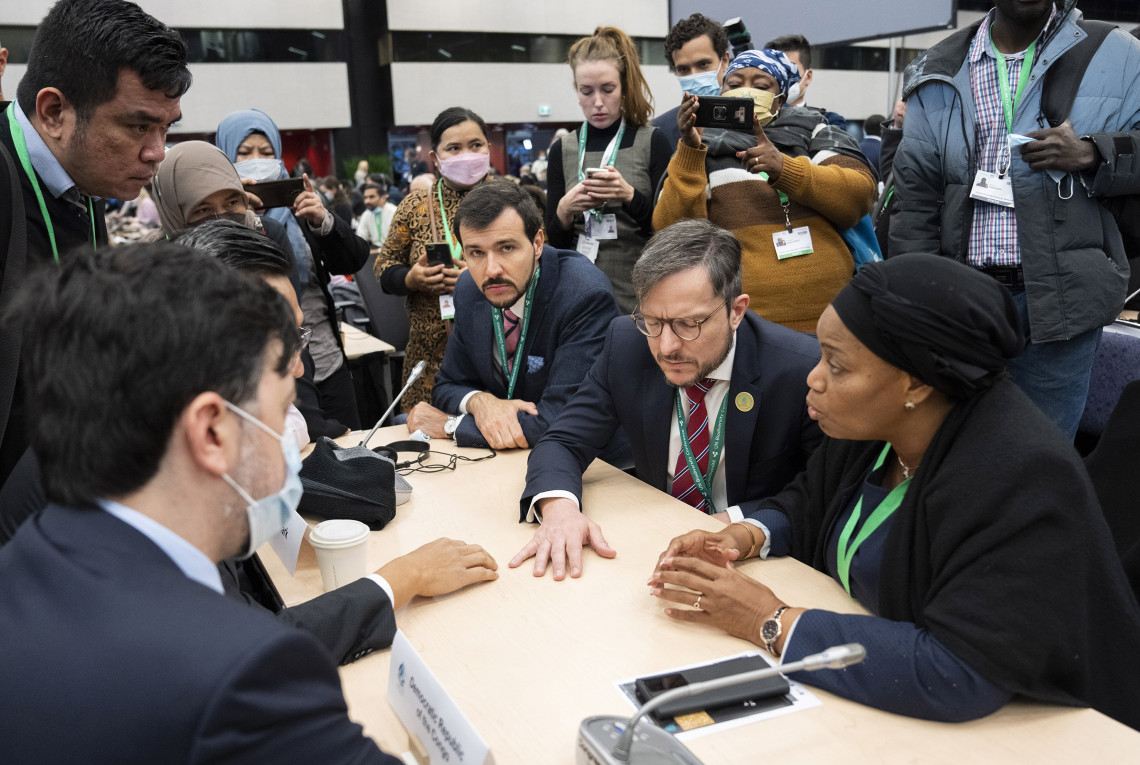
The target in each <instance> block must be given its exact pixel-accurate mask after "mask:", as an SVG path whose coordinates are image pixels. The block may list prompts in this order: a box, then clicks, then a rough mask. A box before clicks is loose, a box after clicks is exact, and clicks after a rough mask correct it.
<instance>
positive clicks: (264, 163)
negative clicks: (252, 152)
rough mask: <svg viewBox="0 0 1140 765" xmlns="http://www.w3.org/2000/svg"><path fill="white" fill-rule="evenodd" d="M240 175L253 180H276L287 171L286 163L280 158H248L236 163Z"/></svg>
mask: <svg viewBox="0 0 1140 765" xmlns="http://www.w3.org/2000/svg"><path fill="white" fill-rule="evenodd" d="M234 169H235V170H237V171H238V175H240V176H241V177H242V178H249V179H250V180H251V181H257V182H258V183H260V182H261V181H275V180H277V179H278V178H280V177H281V174H282V173H284V172H285V165H284V164H282V162H281V160H279V159H247V160H244V161H242V162H238V163H237V164H236V165H234Z"/></svg>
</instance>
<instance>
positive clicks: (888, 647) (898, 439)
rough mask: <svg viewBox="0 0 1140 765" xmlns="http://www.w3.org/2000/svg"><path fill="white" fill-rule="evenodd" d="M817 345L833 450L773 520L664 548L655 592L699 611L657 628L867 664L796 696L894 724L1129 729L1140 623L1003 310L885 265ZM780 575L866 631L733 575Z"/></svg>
mask: <svg viewBox="0 0 1140 765" xmlns="http://www.w3.org/2000/svg"><path fill="white" fill-rule="evenodd" d="M818 331H819V341H820V346H821V349H822V358H821V360H820V363H819V365H818V366H817V367H816V368H815V369H814V370H812V372H811V374H810V375H809V376H808V386H809V393H808V396H807V404H808V409H809V413H810V414H811V416H812V417H813V418H815V419H816V420H818V422H819V425H820V427H821V428H822V429H823V431H824V433H825V434H826V435H827V436H828V437H827V438H825V439H824V441H823V444H822V445H821V446H820V447H819V450H818V451H817V452H816V454H815V455H814V456H813V457H812V458H811V461H810V462H809V463H808V466H807V469H806V470H805V472H804V473H803V474H801V475H800V476H799V477H798V478H797V479H796V480H795V481H793V482H792V484H790V485H789V486H788V488H786V489H785V490H784V491H783V492H782V493H781V494H780V495H778V496H777V497H774V498H773V499H771V500H769V501H768V502H767V503H765V504H766V506H767V509H764V510H760V511H758V512H757V513H755V514H753V515H752V516H751V517H749V518H747V519H745V521H744V522H741V523H734V524H732V525H730V526H728V527H727V528H726V529H725V530H724V531H722V532H719V533H715V534H714V533H709V532H705V531H693V532H690V533H688V534H685V535H684V536H681V537H678V538H676V539H674V540H673V541H672V542H671V543H670V545H669V547H668V548H667V549H666V551H665V552H664V553H663V554H662V556H661V560H660V562H659V563H658V568H657V569H656V570H655V571H654V574H653V577H652V579H651V585H652V586H653V588H654V590H653V592H654V594H655V595H657V596H658V597H660V598H662V599H663V600H667V601H671V602H672V603H680V604H684V605H686V606H689V607H692V606H696V608H695V609H694V608H688V609H681V608H674V607H670V608H668V609H666V614H668V615H669V616H671V617H673V618H675V619H679V620H683V621H692V622H698V623H705V624H708V625H711V626H716V627H720V628H722V629H725V630H727V631H728V632H730V633H732V634H734V635H737V636H738V637H742V638H745V639H748V640H752V641H753V642H755V643H758V644H759V645H762V646H764V647H766V648H767V649H768V650H769V651H770V652H772V653H773V654H774V655H776V656H782V658H783V659H784V660H785V661H795V660H797V659H800V658H802V657H804V656H806V655H808V654H811V653H815V652H817V651H820V650H822V649H824V648H826V647H828V646H831V645H835V644H840V643H849V642H858V643H862V644H864V645H865V646H866V648H867V660H866V661H865V662H863V663H862V664H860V665H858V666H855V667H852V668H849V669H847V670H845V671H843V672H816V673H811V674H808V673H801V675H802V676H798V677H797V678H796V679H798V680H801V681H802V682H804V683H811V684H813V685H818V686H820V687H822V688H825V689H827V690H830V691H832V692H834V693H837V694H839V695H842V696H846V697H848V698H851V699H854V700H857V701H860V702H862V703H865V704H868V705H871V706H875V707H878V708H881V709H886V710H888V711H892V712H897V713H900V714H906V715H911V716H915V717H923V718H928V719H935V720H944V721H960V720H968V719H973V718H976V717H981V716H983V715H986V714H989V713H990V712H993V711H994V710H996V709H998V708H999V707H1001V706H1002V705H1004V704H1005V703H1006V702H1008V701H1009V700H1010V699H1011V698H1013V697H1014V696H1015V695H1019V694H1020V695H1024V696H1028V697H1031V698H1034V699H1038V700H1044V701H1050V702H1054V703H1059V704H1069V705H1089V706H1093V707H1095V708H1097V709H1099V710H1100V711H1102V712H1104V713H1105V714H1108V715H1110V716H1112V717H1114V718H1116V719H1118V720H1121V721H1122V722H1125V723H1127V724H1129V725H1131V726H1133V727H1140V703H1137V700H1136V695H1137V692H1136V690H1135V684H1134V681H1135V678H1137V677H1140V659H1138V658H1137V655H1138V652H1137V646H1140V607H1138V606H1137V603H1136V599H1135V596H1134V595H1133V594H1132V593H1131V591H1130V590H1129V589H1128V585H1127V582H1126V580H1125V578H1124V574H1123V572H1122V570H1121V567H1120V563H1119V561H1118V559H1117V557H1116V555H1115V552H1114V548H1113V545H1112V540H1111V537H1110V535H1109V532H1108V529H1107V527H1106V525H1105V522H1104V519H1103V517H1102V515H1101V512H1100V508H1099V506H1098V505H1097V501H1096V497H1095V495H1094V493H1093V489H1092V486H1091V485H1090V483H1089V480H1088V477H1087V475H1086V474H1085V472H1084V469H1083V467H1082V465H1081V463H1080V461H1079V460H1078V458H1077V455H1076V453H1075V452H1074V451H1073V449H1072V446H1071V445H1069V444H1067V443H1065V442H1064V439H1063V438H1062V436H1061V434H1060V433H1059V432H1058V431H1057V430H1056V428H1055V427H1054V426H1053V425H1052V424H1051V423H1050V422H1049V421H1048V420H1046V418H1045V417H1044V415H1042V414H1041V413H1040V412H1039V411H1038V410H1037V409H1036V407H1034V405H1033V404H1032V403H1031V402H1030V401H1029V399H1027V398H1026V397H1025V395H1024V394H1022V393H1021V391H1020V390H1019V389H1018V388H1017V387H1016V386H1015V385H1014V384H1013V383H1012V382H1011V381H1010V380H1009V379H1008V377H1007V375H1006V374H1005V372H1004V368H1005V364H1006V362H1007V361H1008V360H1009V359H1010V358H1012V357H1013V356H1015V355H1017V353H1018V352H1019V351H1020V350H1021V344H1022V340H1021V339H1020V338H1021V333H1020V332H1019V331H1018V329H1017V318H1016V313H1015V310H1014V306H1013V303H1012V301H1011V300H1010V297H1009V294H1008V293H1007V292H1006V291H1005V290H1004V289H1003V288H1002V287H1001V286H1000V285H998V284H997V283H996V282H993V281H992V280H990V279H987V278H986V277H985V276H984V275H982V274H979V273H978V272H977V271H974V270H972V269H970V268H968V267H966V266H963V265H961V264H958V263H956V262H954V261H951V260H949V259H946V258H939V257H934V256H927V255H908V256H903V257H899V258H892V259H891V260H889V261H886V262H883V263H876V264H873V265H871V266H867V267H865V268H863V269H862V270H861V271H860V272H859V273H858V274H857V275H856V276H855V278H854V279H853V280H852V282H851V283H850V284H849V285H848V286H847V287H845V288H844V289H843V291H842V292H840V294H839V295H838V296H837V297H836V298H835V300H834V301H833V302H832V304H831V305H830V306H829V307H828V308H827V310H826V311H825V312H824V313H823V315H822V316H821V317H820V320H819V326H818ZM783 555H792V556H793V557H795V558H797V559H799V560H801V561H803V562H805V563H808V564H809V565H811V566H813V567H814V568H816V569H818V570H820V571H823V572H825V573H827V574H828V575H830V576H832V577H833V578H834V579H836V580H837V581H838V582H839V583H840V584H841V585H843V586H844V588H845V589H847V591H848V592H849V593H850V594H851V595H852V597H854V598H856V599H857V600H858V601H859V602H860V603H861V604H862V605H863V606H864V607H865V608H866V609H867V610H868V611H870V612H871V613H872V614H873V616H860V615H850V614H837V613H832V612H827V611H821V610H808V609H804V608H796V607H792V606H789V604H786V603H784V602H783V601H781V600H780V598H779V597H778V596H777V595H776V594H774V593H773V592H772V591H771V590H770V589H769V588H768V587H766V586H765V585H763V584H761V583H760V582H758V581H756V580H754V579H751V578H750V577H747V576H745V575H743V574H741V573H740V572H739V571H738V570H736V569H735V568H733V567H732V565H731V562H732V561H739V560H744V559H745V558H748V557H752V556H759V557H768V556H783ZM666 584H668V585H673V586H674V587H670V588H668V589H666V588H665V585H666ZM675 587H683V588H685V589H684V590H681V589H675ZM693 593H696V595H694V594H693ZM697 595H699V598H698V597H697Z"/></svg>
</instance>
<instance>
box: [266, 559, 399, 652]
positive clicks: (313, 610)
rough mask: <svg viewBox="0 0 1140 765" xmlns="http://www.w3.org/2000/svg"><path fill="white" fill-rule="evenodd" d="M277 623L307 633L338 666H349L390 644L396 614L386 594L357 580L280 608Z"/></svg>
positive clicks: (369, 581)
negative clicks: (329, 654)
mask: <svg viewBox="0 0 1140 765" xmlns="http://www.w3.org/2000/svg"><path fill="white" fill-rule="evenodd" d="M277 620H278V621H280V622H284V623H286V624H291V625H293V626H294V627H298V628H299V629H302V630H304V631H305V632H308V633H309V634H310V635H313V636H314V637H316V638H317V640H319V641H320V643H321V645H323V646H324V647H325V648H327V649H328V650H329V653H331V654H332V656H333V658H334V659H336V661H337V663H338V664H350V663H352V662H354V661H356V660H357V659H359V658H361V657H363V656H367V655H368V654H370V653H372V652H373V651H380V650H383V649H385V648H387V647H389V646H390V645H392V639H393V638H394V637H395V636H396V614H395V612H394V611H393V610H392V601H390V600H388V594H387V593H386V592H384V590H383V589H382V588H381V587H380V585H378V584H376V582H373V581H371V580H369V579H358V580H357V581H355V582H353V583H352V584H346V585H345V586H344V587H338V588H337V589H335V590H333V591H332V592H326V593H325V594H323V595H319V596H317V597H315V598H313V599H312V600H309V601H306V602H305V603H299V604H298V605H295V606H290V607H289V608H283V609H282V610H281V611H279V612H278V613H277Z"/></svg>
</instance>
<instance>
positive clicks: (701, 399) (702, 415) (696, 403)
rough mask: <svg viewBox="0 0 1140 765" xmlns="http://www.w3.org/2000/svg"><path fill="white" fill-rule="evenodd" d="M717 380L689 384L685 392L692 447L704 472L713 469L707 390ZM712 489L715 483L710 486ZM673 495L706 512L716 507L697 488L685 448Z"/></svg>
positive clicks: (680, 460) (674, 481)
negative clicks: (706, 399)
mask: <svg viewBox="0 0 1140 765" xmlns="http://www.w3.org/2000/svg"><path fill="white" fill-rule="evenodd" d="M714 382H716V380H712V379H710V378H705V379H704V380H701V381H700V382H699V383H697V384H696V385H690V386H689V387H687V388H685V395H686V396H688V398H689V421H688V425H687V427H686V430H687V431H688V439H689V448H690V449H692V451H693V456H694V457H696V458H697V465H698V466H699V467H700V469H701V475H705V474H707V473H708V471H709V414H708V410H706V409H705V394H706V393H708V392H709V389H710V388H712V386H713V383H714ZM708 489H709V491H710V492H711V491H712V486H709V487H708ZM673 496H674V497H676V498H677V499H679V500H681V501H682V502H687V503H689V504H690V505H692V506H693V507H695V508H697V509H698V510H701V511H703V512H706V513H711V512H712V507H711V506H710V505H709V503H708V502H707V501H705V498H704V495H702V494H701V490H700V489H698V488H697V484H696V482H695V481H694V480H693V476H692V474H691V473H690V472H689V462H688V460H686V459H685V450H684V449H681V451H680V453H679V454H678V455H677V466H676V467H675V468H674V470H673Z"/></svg>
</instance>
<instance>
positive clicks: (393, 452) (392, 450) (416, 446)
mask: <svg viewBox="0 0 1140 765" xmlns="http://www.w3.org/2000/svg"><path fill="white" fill-rule="evenodd" d="M372 451H374V452H376V453H377V454H379V455H381V456H383V457H387V458H388V459H390V460H392V462H394V463H396V469H397V470H403V469H405V468H410V467H415V466H416V465H420V464H422V463H423V461H424V460H426V459H427V455H428V445H427V444H426V443H425V442H423V441H393V442H392V443H390V444H388V445H387V446H377V447H374V448H373V449H372ZM400 452H404V453H409V452H410V453H412V454H414V455H416V456H415V457H413V458H412V459H410V460H407V461H406V462H400V458H399V454H400Z"/></svg>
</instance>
